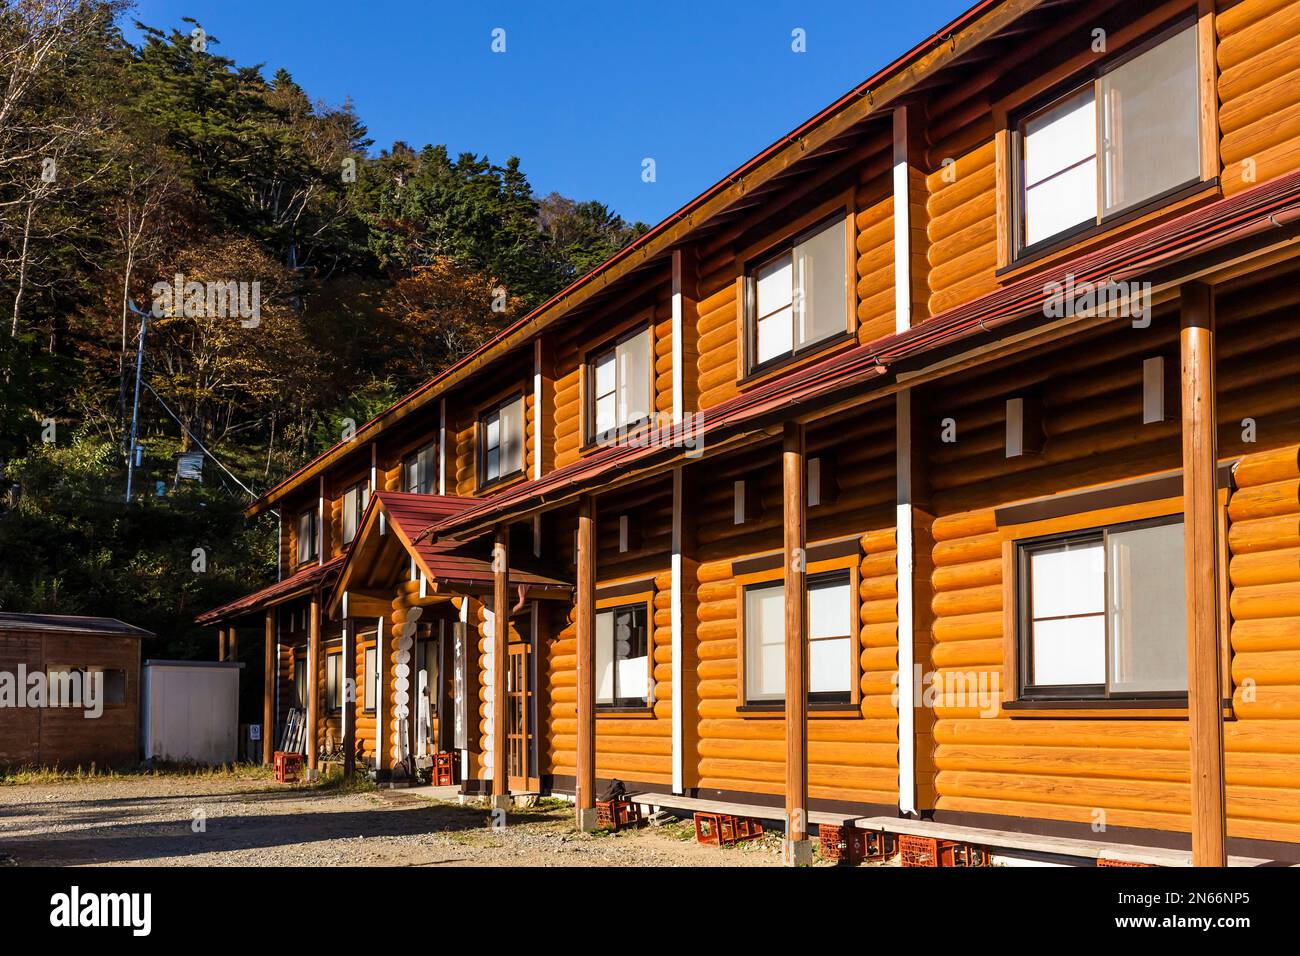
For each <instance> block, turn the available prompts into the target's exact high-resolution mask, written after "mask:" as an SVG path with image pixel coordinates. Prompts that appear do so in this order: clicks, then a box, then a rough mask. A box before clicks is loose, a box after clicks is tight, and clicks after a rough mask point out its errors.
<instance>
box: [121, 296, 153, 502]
mask: <svg viewBox="0 0 1300 956" xmlns="http://www.w3.org/2000/svg"><path fill="white" fill-rule="evenodd" d="M127 304H128V305H130V306H131V311H132V312H134V313H135V314H136V315H138V316H140V335H139V337H138V338H137V340H136V345H135V404H134V405H133V406H132V407H131V443H130V445H129V446H128V447H127V451H126V503H127V504H128V505H129V504H130V503H131V483H132V481H133V479H134V478H135V447H136V445H135V440H136V430H137V429H138V427H139V424H140V371H141V369H142V368H143V366H144V330H145V327H146V326H147V325H148V321H149V316H148V314H147V313H145V312H141V311H140V310H139V309H137V308H136V307H135V303H134V302H131V301H129V300H128V302H127Z"/></svg>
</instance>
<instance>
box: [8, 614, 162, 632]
mask: <svg viewBox="0 0 1300 956" xmlns="http://www.w3.org/2000/svg"><path fill="white" fill-rule="evenodd" d="M0 631H63V632H68V633H76V634H99V635H104V636H109V635H112V636H115V637H153V636H154V633H153V631H146V630H145V629H144V628H142V627H136V626H135V625H134V624H127V623H126V622H125V621H119V620H118V619H117V618H115V617H82V616H80V615H77V614H15V613H11V612H0Z"/></svg>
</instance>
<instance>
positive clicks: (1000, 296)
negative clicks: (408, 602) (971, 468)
mask: <svg viewBox="0 0 1300 956" xmlns="http://www.w3.org/2000/svg"><path fill="white" fill-rule="evenodd" d="M1295 221H1300V172H1297V173H1290V174H1287V175H1285V176H1280V177H1278V178H1277V179H1274V180H1271V181H1269V182H1267V183H1263V184H1261V185H1259V186H1256V187H1254V188H1252V189H1250V190H1246V191H1245V192H1242V193H1238V194H1237V195H1235V196H1232V197H1230V198H1228V199H1223V200H1219V201H1217V202H1214V203H1211V204H1209V205H1206V206H1203V207H1201V208H1198V209H1195V210H1192V211H1190V212H1187V213H1184V214H1183V215H1181V216H1178V217H1177V218H1175V219H1172V220H1169V221H1166V222H1163V223H1160V224H1158V225H1156V226H1153V227H1151V228H1149V229H1147V230H1145V231H1143V232H1140V233H1137V234H1136V235H1133V236H1131V237H1129V238H1127V239H1124V240H1121V241H1119V242H1116V243H1114V244H1112V245H1110V246H1107V247H1104V248H1102V249H1099V250H1097V251H1095V252H1093V253H1090V254H1087V255H1084V256H1080V257H1079V258H1077V259H1073V260H1069V261H1066V262H1064V263H1060V264H1057V265H1055V266H1051V267H1047V268H1044V269H1043V270H1041V271H1038V272H1035V273H1032V274H1031V275H1028V276H1025V277H1024V278H1022V279H1019V280H1017V281H1015V282H1011V283H1009V284H1008V285H1006V286H1005V287H1003V288H1001V289H998V290H996V291H994V292H990V293H988V294H987V295H984V296H981V297H980V298H978V299H975V300H973V301H971V302H969V303H966V304H963V305H960V306H956V307H954V308H952V309H949V310H948V311H947V312H943V313H940V314H939V315H937V316H934V317H933V318H930V319H928V320H926V321H925V322H922V323H920V324H919V325H917V326H914V327H913V328H911V329H908V330H907V331H905V332H900V333H896V334H894V335H890V336H887V337H885V338H884V339H881V340H878V341H876V342H871V343H868V344H866V345H861V346H858V347H856V348H854V349H851V350H849V351H847V352H842V353H840V354H838V355H835V356H833V357H831V358H828V359H826V360H824V361H821V362H817V363H814V364H813V365H810V366H808V367H806V368H803V369H800V370H799V371H796V372H793V373H791V374H790V375H786V376H782V377H780V378H777V379H775V380H773V381H771V382H769V383H767V384H764V385H762V386H759V387H757V388H755V389H753V390H751V391H748V392H745V393H743V394H741V395H739V396H737V397H735V398H732V399H730V400H728V401H726V402H723V403H721V404H719V405H716V406H714V407H712V408H709V409H707V410H705V411H704V412H702V413H700V415H699V416H698V417H699V419H700V423H701V426H702V427H701V432H702V434H701V435H700V436H699V438H700V440H701V441H702V442H703V443H704V444H705V445H707V444H708V443H709V441H710V440H712V441H713V442H714V443H716V442H717V441H718V440H719V439H721V438H724V437H726V435H727V433H728V432H730V431H734V430H739V429H741V428H743V426H744V425H746V424H747V423H752V422H755V420H757V419H760V418H761V417H762V416H764V415H767V414H770V413H771V412H774V411H778V410H781V409H788V408H790V407H791V406H792V405H794V404H796V403H807V402H810V401H813V400H816V399H817V398H819V397H822V396H825V395H828V394H830V393H834V392H841V391H844V390H845V389H847V388H850V387H853V386H855V385H857V386H860V385H863V384H865V383H866V382H868V381H870V380H872V379H876V378H881V377H883V376H884V375H885V374H886V373H887V372H888V370H889V367H890V366H893V365H897V364H899V363H901V362H904V361H906V360H908V359H912V358H916V357H918V356H921V355H923V354H925V353H927V352H931V351H934V350H936V349H938V348H941V347H943V346H947V345H950V344H952V343H954V342H958V341H961V340H963V339H965V338H968V337H970V336H973V335H978V334H979V333H981V332H986V331H989V330H991V329H994V328H996V327H998V326H1000V325H1005V324H1007V323H1009V322H1012V321H1015V320H1017V319H1024V318H1026V317H1028V316H1031V315H1033V314H1035V313H1038V314H1040V315H1042V314H1044V310H1045V306H1046V304H1047V303H1048V302H1049V301H1050V300H1051V299H1052V298H1053V297H1054V292H1053V291H1052V287H1053V286H1054V285H1063V284H1064V283H1065V282H1066V281H1067V279H1071V278H1072V279H1073V281H1074V282H1075V283H1076V285H1080V284H1082V283H1084V282H1092V283H1095V284H1101V283H1105V282H1107V281H1110V280H1115V281H1120V280H1123V279H1136V278H1137V277H1139V276H1141V275H1145V274H1150V273H1151V272H1152V271H1153V270H1155V269H1156V268H1158V267H1161V266H1166V265H1171V264H1174V263H1176V262H1179V261H1182V260H1186V259H1189V258H1191V257H1192V256H1194V255H1197V254H1199V253H1202V252H1206V251H1209V250H1211V249H1215V248H1220V247H1222V246H1225V245H1227V244H1228V243H1231V242H1234V241H1238V240H1242V239H1245V238H1248V237H1250V236H1253V235H1258V234H1261V233H1264V232H1267V231H1268V230H1271V229H1277V228H1281V227H1283V226H1286V225H1290V224H1291V223H1293V222H1295ZM669 432H670V429H660V431H659V432H658V433H656V434H658V435H659V436H661V437H662V436H663V435H665V434H667V433H669ZM661 444H662V443H660V442H657V441H647V442H643V443H640V444H638V445H623V446H614V447H610V448H606V449H603V450H601V451H599V452H596V453H595V454H592V455H590V456H588V457H587V458H584V459H582V460H580V461H577V462H574V463H573V464H570V465H567V466H566V467H564V468H562V469H559V470H558V471H554V472H551V473H550V474H548V475H546V476H544V477H542V478H541V479H537V480H530V481H526V482H523V483H521V484H518V485H515V486H514V487H512V488H509V489H507V490H505V491H503V492H501V493H499V494H496V495H493V496H492V497H490V498H485V499H479V500H477V501H476V502H475V506H474V507H472V508H466V509H462V510H460V511H458V512H457V513H456V514H454V515H449V516H448V517H446V518H444V519H443V520H442V521H441V522H440V523H439V524H438V525H437V527H436V529H435V533H437V534H440V535H446V534H454V533H455V532H456V530H457V529H460V528H468V527H472V526H475V525H480V524H482V523H484V522H485V521H488V520H491V519H492V518H494V517H496V516H498V515H505V514H508V513H509V512H510V511H511V510H514V509H520V508H527V507H528V506H530V505H533V504H537V503H541V502H545V501H546V499H547V498H548V496H552V497H553V496H556V495H558V494H561V493H563V492H565V491H569V490H572V489H573V488H574V487H575V486H580V485H587V484H590V483H593V482H594V480H595V479H597V478H601V477H605V476H608V475H611V474H615V473H618V472H620V471H623V470H625V469H627V468H630V467H632V466H633V465H641V466H646V465H650V464H653V463H654V461H655V460H656V459H664V458H672V457H677V456H678V455H680V454H681V448H680V447H675V448H674V447H667V448H665V447H661Z"/></svg>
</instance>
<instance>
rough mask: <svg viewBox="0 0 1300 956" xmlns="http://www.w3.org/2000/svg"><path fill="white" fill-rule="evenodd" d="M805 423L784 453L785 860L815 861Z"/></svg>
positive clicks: (792, 433) (791, 425)
mask: <svg viewBox="0 0 1300 956" xmlns="http://www.w3.org/2000/svg"><path fill="white" fill-rule="evenodd" d="M806 457H807V456H806V455H805V452H804V430H803V425H801V424H800V423H798V422H786V424H785V436H784V441H783V446H782V452H781V466H782V472H783V500H784V506H783V510H784V519H785V520H784V525H785V814H786V833H785V862H786V865H788V866H802V865H805V864H808V863H811V862H812V844H811V843H810V842H809V840H808V641H807V635H806V633H805V631H806V630H807V618H808V609H807V606H806V604H805V598H804V595H805V593H806V592H805V587H804V585H805V578H806V576H807V561H806V550H805V543H806V528H805V526H804V522H805V512H806V505H807V501H808V497H807V487H806V486H807V474H806V472H805V470H804V469H805V468H806V467H807V464H806V460H805V459H806Z"/></svg>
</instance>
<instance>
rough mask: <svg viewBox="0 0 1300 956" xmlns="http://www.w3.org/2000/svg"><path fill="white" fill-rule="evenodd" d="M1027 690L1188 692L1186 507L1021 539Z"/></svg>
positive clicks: (1075, 694) (1035, 693) (1089, 695)
mask: <svg viewBox="0 0 1300 956" xmlns="http://www.w3.org/2000/svg"><path fill="white" fill-rule="evenodd" d="M1018 550H1019V555H1018V574H1019V600H1020V609H1021V611H1020V613H1021V624H1020V684H1021V687H1022V693H1023V696H1024V697H1026V698H1058V699H1093V698H1114V697H1119V698H1140V697H1144V696H1165V697H1168V696H1177V695H1181V694H1185V693H1186V692H1187V643H1186V641H1187V625H1186V620H1187V618H1186V604H1185V588H1184V583H1183V519H1182V516H1181V515H1179V516H1175V517H1171V518H1160V519H1156V520H1153V521H1139V522H1131V523H1129V524H1121V525H1114V526H1112V527H1108V528H1101V529H1095V530H1091V531H1085V532H1079V533H1072V534H1066V535H1057V536H1054V537H1051V538H1045V539H1038V540H1035V541H1029V542H1022V543H1020V544H1019V546H1018Z"/></svg>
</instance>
